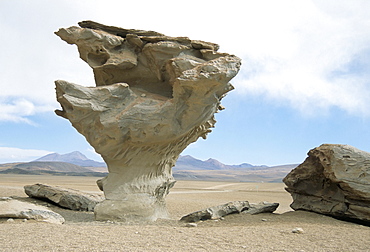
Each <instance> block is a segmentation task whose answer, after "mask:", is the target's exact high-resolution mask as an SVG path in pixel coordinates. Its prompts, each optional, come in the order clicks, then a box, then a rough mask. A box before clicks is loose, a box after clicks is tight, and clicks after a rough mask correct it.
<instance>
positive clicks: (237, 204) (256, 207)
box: [180, 201, 279, 222]
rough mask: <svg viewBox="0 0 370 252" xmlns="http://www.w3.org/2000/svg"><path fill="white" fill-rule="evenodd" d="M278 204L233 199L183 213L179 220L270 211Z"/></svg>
mask: <svg viewBox="0 0 370 252" xmlns="http://www.w3.org/2000/svg"><path fill="white" fill-rule="evenodd" d="M278 206H279V203H268V202H261V203H258V204H255V203H249V202H248V201H233V202H229V203H226V204H223V205H219V206H213V207H209V208H207V209H204V210H200V211H197V212H194V213H191V214H188V215H185V216H183V217H182V218H181V219H180V221H184V222H198V221H203V220H214V219H219V218H221V217H223V216H226V215H229V214H235V213H248V214H258V213H272V212H274V211H275V210H276V208H278Z"/></svg>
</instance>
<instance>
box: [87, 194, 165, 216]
mask: <svg viewBox="0 0 370 252" xmlns="http://www.w3.org/2000/svg"><path fill="white" fill-rule="evenodd" d="M94 214H95V220H97V221H119V222H146V221H155V220H157V219H159V218H160V219H166V218H168V211H167V208H166V205H165V203H164V202H163V203H162V204H161V203H158V202H156V201H155V199H154V197H153V198H152V197H148V196H147V195H131V196H130V197H128V198H127V199H126V200H104V201H102V202H101V203H99V204H98V205H96V207H95V209H94Z"/></svg>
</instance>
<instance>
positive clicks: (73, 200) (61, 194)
mask: <svg viewBox="0 0 370 252" xmlns="http://www.w3.org/2000/svg"><path fill="white" fill-rule="evenodd" d="M24 190H25V193H26V194H27V195H28V196H29V197H33V198H38V199H46V200H50V201H52V202H54V203H55V204H57V205H59V206H61V207H64V208H68V209H71V210H76V211H94V208H95V206H96V205H97V204H98V203H99V202H101V201H103V200H104V197H102V196H100V195H97V194H91V193H84V192H81V191H77V190H73V189H67V188H61V187H57V186H48V185H43V184H34V185H26V186H25V187H24Z"/></svg>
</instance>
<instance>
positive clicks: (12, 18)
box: [0, 0, 370, 123]
mask: <svg viewBox="0 0 370 252" xmlns="http://www.w3.org/2000/svg"><path fill="white" fill-rule="evenodd" d="M36 2H37V3H39V4H34V2H33V1H32V3H31V2H30V1H20V0H17V1H3V2H0V14H1V15H0V21H1V22H0V30H2V33H3V34H7V35H8V36H2V37H0V43H1V44H2V47H3V48H5V50H3V52H2V57H1V58H0V65H1V66H2V74H1V76H0V88H1V90H2V91H1V93H0V106H1V109H2V111H5V113H4V114H3V115H1V116H0V121H4V120H7V121H18V122H27V123H30V121H29V119H27V117H28V116H30V115H33V114H35V113H39V112H40V111H46V110H52V109H54V108H58V107H59V105H58V104H57V102H56V101H55V91H54V84H53V82H54V80H56V79H65V80H68V81H71V82H75V83H79V84H82V85H93V83H94V80H93V74H92V70H91V69H90V68H89V67H88V66H87V64H86V63H84V62H83V61H82V60H80V59H79V58H78V52H77V49H76V47H75V46H70V45H67V44H66V43H65V42H63V41H61V40H60V39H59V38H58V37H57V36H55V35H54V34H53V32H54V31H56V30H57V29H58V28H60V27H68V26H71V25H77V22H78V21H81V20H86V19H91V20H95V21H97V22H101V23H104V24H107V25H115V26H120V27H125V28H136V29H147V30H156V31H158V32H162V33H165V34H167V35H170V36H189V37H190V38H192V39H201V40H206V41H211V42H216V43H219V44H220V45H221V49H220V51H224V52H228V53H233V54H236V55H238V56H239V57H241V58H242V59H243V65H242V70H241V72H240V74H239V76H238V77H237V78H236V79H235V80H234V81H233V84H234V85H235V86H236V87H237V88H238V90H239V93H240V94H242V95H243V96H244V97H245V96H252V95H258V96H262V97H264V98H266V99H268V100H270V101H273V102H275V103H278V104H286V105H289V106H293V107H294V108H297V109H298V110H300V111H302V112H303V113H307V111H309V110H315V109H321V110H329V109H330V108H331V107H338V108H340V109H343V110H345V111H347V112H349V113H353V114H358V115H369V113H370V112H367V111H368V110H367V108H368V107H369V105H370V104H369V103H370V101H368V100H369V99H367V97H369V96H370V91H368V90H370V88H369V85H370V84H369V81H368V80H369V79H370V78H369V77H370V76H369V75H370V74H369V73H367V72H370V71H368V70H367V71H366V68H367V69H369V67H370V63H368V62H369V60H368V58H369V55H370V16H369V15H368V10H369V9H370V2H369V1H366V0H354V1H351V2H349V1H344V0H342V1H334V0H328V1H316V0H300V1H296V0H282V1H276V0H261V1H254V0H253V1H252V0H246V1H243V2H242V3H240V2H238V3H235V2H236V1H235V2H234V1H229V2H227V3H225V1H202V3H201V4H199V1H195V0H189V1H187V2H186V4H183V5H181V7H179V6H178V5H176V4H173V2H172V1H145V0H143V1H140V2H135V1H131V2H126V1H115V0H106V1H98V0H95V1H93V0H89V1H87V0H81V1H72V0H66V1H42V0H37V1H36ZM40 4H41V5H42V6H43V8H40V7H39V5H40ZM112 6H114V8H112ZM107 13H109V14H108V15H107ZM44 20H48V22H45V21H44ZM364 55H365V56H364ZM360 68H362V70H361V69H360ZM364 68H365V70H364ZM20 108H22V109H23V110H22V109H20Z"/></svg>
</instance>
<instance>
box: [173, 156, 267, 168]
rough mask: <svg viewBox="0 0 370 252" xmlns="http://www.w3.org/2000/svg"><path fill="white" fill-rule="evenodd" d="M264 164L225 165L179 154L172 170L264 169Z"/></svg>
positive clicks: (212, 160) (216, 161)
mask: <svg viewBox="0 0 370 252" xmlns="http://www.w3.org/2000/svg"><path fill="white" fill-rule="evenodd" d="M267 167H268V166H266V165H258V166H255V165H251V164H248V163H243V164H240V165H226V164H223V163H221V162H220V161H218V160H216V159H213V158H209V159H207V160H206V161H202V160H199V159H196V158H193V157H192V156H189V155H186V156H180V157H179V158H178V159H177V162H176V165H175V166H174V167H173V170H174V171H178V170H246V169H247V170H259V169H266V168H267Z"/></svg>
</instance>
